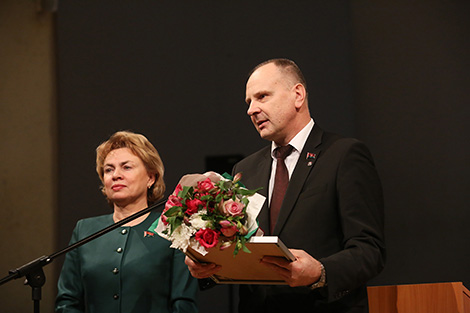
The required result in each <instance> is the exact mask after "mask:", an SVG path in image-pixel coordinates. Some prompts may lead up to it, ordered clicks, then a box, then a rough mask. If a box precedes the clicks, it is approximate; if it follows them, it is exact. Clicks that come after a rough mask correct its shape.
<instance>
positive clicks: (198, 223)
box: [189, 210, 210, 229]
mask: <svg viewBox="0 0 470 313" xmlns="http://www.w3.org/2000/svg"><path fill="white" fill-rule="evenodd" d="M206 214H207V210H201V211H199V212H197V213H195V214H193V215H191V217H189V223H190V224H191V226H192V227H194V228H195V229H204V228H207V227H208V226H209V224H210V222H209V221H207V220H203V219H202V216H203V215H206Z"/></svg>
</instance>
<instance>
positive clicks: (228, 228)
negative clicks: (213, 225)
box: [219, 220, 238, 238]
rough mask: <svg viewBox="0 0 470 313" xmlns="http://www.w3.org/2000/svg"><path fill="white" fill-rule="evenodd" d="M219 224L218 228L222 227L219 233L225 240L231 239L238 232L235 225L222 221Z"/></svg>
mask: <svg viewBox="0 0 470 313" xmlns="http://www.w3.org/2000/svg"><path fill="white" fill-rule="evenodd" d="M219 224H220V226H222V228H221V229H220V232H221V233H222V235H224V236H225V237H227V238H230V237H232V236H233V235H235V234H236V233H237V232H238V228H237V225H236V224H235V223H234V222H230V221H227V220H223V221H220V222H219Z"/></svg>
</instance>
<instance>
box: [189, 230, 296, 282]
mask: <svg viewBox="0 0 470 313" xmlns="http://www.w3.org/2000/svg"><path fill="white" fill-rule="evenodd" d="M246 247H247V248H248V249H249V250H250V251H251V253H247V252H244V251H242V250H240V251H239V252H238V254H237V255H236V256H235V257H234V255H233V250H234V248H235V247H234V245H232V246H231V247H229V248H227V249H225V250H220V249H218V248H213V249H210V250H209V253H207V254H206V255H205V256H203V255H201V254H200V253H198V252H196V251H194V250H193V249H191V248H188V250H187V251H186V255H188V257H190V258H191V259H193V260H194V261H196V262H199V263H215V264H218V265H221V266H222V268H221V270H220V271H219V272H217V274H215V275H213V276H211V278H212V279H213V280H214V281H215V282H216V283H218V284H264V285H283V284H287V283H286V282H285V281H284V280H283V279H282V278H281V276H279V275H278V274H277V273H276V272H274V271H273V270H271V269H270V268H268V267H267V266H265V265H263V264H261V263H260V260H261V258H263V256H278V257H283V258H285V259H287V260H289V261H294V260H295V257H294V255H293V254H292V253H291V252H290V251H289V249H287V247H286V246H285V245H284V244H283V243H282V241H281V240H280V239H279V238H278V237H277V236H253V237H251V238H250V240H249V241H248V242H246Z"/></svg>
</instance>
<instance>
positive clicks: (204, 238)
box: [195, 228, 219, 248]
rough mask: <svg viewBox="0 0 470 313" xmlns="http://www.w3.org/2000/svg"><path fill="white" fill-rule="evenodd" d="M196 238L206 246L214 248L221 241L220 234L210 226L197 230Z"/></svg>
mask: <svg viewBox="0 0 470 313" xmlns="http://www.w3.org/2000/svg"><path fill="white" fill-rule="evenodd" d="M195 238H196V240H197V241H199V243H200V244H201V245H202V246H203V247H205V248H212V247H215V246H216V245H217V243H219V234H218V233H217V232H216V231H215V230H213V229H210V228H206V229H200V230H198V231H197V233H196V235H195Z"/></svg>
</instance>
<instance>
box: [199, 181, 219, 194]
mask: <svg viewBox="0 0 470 313" xmlns="http://www.w3.org/2000/svg"><path fill="white" fill-rule="evenodd" d="M214 188H215V186H214V183H213V182H212V181H211V180H210V179H209V178H206V180H204V181H199V182H197V189H198V190H199V192H200V193H207V192H209V191H210V190H212V189H214Z"/></svg>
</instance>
